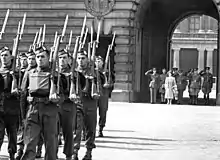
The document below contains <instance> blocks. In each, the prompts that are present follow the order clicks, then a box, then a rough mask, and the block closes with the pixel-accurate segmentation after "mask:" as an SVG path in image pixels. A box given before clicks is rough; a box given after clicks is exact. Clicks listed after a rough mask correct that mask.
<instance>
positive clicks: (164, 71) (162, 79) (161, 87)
mask: <svg viewBox="0 0 220 160" xmlns="http://www.w3.org/2000/svg"><path fill="white" fill-rule="evenodd" d="M166 72H167V71H166V69H165V68H164V69H162V74H161V75H160V89H159V92H160V96H161V103H163V104H165V103H166V100H165V85H164V84H165V79H166V77H167V73H166Z"/></svg>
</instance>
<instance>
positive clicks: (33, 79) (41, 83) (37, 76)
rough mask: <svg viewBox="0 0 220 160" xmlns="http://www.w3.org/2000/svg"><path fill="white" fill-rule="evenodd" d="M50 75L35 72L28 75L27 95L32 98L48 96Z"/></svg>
mask: <svg viewBox="0 0 220 160" xmlns="http://www.w3.org/2000/svg"><path fill="white" fill-rule="evenodd" d="M49 82H50V73H48V72H36V73H30V75H29V93H30V95H31V96H32V97H44V96H49V92H50V83H49Z"/></svg>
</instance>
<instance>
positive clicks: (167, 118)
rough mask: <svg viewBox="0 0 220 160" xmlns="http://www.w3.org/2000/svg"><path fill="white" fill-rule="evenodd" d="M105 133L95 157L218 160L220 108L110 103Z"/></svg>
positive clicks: (4, 148) (110, 159) (112, 159)
mask: <svg viewBox="0 0 220 160" xmlns="http://www.w3.org/2000/svg"><path fill="white" fill-rule="evenodd" d="M104 135H105V138H97V139H96V145H97V148H96V149H94V151H93V160H219V159H220V107H215V106H214V107H213V106H211V107H210V106H187V105H172V106H169V105H161V104H129V103H113V102H111V103H110V106H109V112H108V119H107V126H106V128H105V132H104ZM6 143H7V138H6V139H5V143H4V145H3V146H2V151H1V152H0V160H3V159H6V157H7V144H6ZM62 148H63V147H62V146H60V150H59V158H60V159H64V158H65V156H64V155H63V153H62ZM84 152H85V148H84V147H83V144H82V149H81V150H80V153H79V156H80V159H81V158H82V157H83V155H84Z"/></svg>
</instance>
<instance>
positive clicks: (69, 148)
mask: <svg viewBox="0 0 220 160" xmlns="http://www.w3.org/2000/svg"><path fill="white" fill-rule="evenodd" d="M58 55H59V69H60V72H61V73H62V74H64V75H65V78H66V81H67V88H66V90H65V91H64V97H62V98H63V100H62V102H61V103H59V107H60V109H61V111H60V120H61V128H62V132H63V137H64V148H63V153H64V154H65V155H66V160H72V155H73V130H74V129H75V120H76V105H75V104H74V103H73V102H72V101H70V99H69V94H70V93H69V92H70V73H71V72H70V66H69V64H68V63H69V58H70V56H69V53H68V52H67V50H65V49H63V50H60V51H59V54H58Z"/></svg>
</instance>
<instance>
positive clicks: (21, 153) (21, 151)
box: [15, 149, 24, 160]
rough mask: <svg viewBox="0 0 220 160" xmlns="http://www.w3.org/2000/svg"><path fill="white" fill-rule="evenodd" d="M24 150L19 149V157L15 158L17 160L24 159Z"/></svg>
mask: <svg viewBox="0 0 220 160" xmlns="http://www.w3.org/2000/svg"><path fill="white" fill-rule="evenodd" d="M23 153H24V152H23V150H22V149H19V150H18V151H17V155H16V157H15V159H16V160H20V159H21V157H22V155H23Z"/></svg>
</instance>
